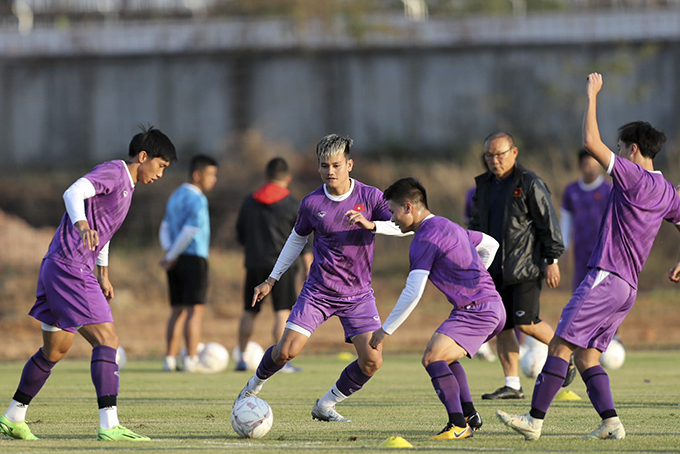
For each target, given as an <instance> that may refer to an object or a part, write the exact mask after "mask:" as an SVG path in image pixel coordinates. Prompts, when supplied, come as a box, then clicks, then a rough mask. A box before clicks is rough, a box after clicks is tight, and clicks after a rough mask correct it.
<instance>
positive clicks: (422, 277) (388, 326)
mask: <svg viewBox="0 0 680 454" xmlns="http://www.w3.org/2000/svg"><path fill="white" fill-rule="evenodd" d="M429 275H430V272H429V271H426V270H413V271H411V272H410V273H409V275H408V278H406V287H404V290H402V291H401V295H399V299H398V300H397V304H395V306H394V309H392V312H391V313H390V315H389V316H388V317H387V320H385V323H383V326H382V329H383V331H385V332H386V333H387V334H392V333H393V332H395V331H396V330H397V328H399V327H400V326H401V324H402V323H404V322H405V321H406V319H407V318H408V316H409V315H411V312H413V309H415V307H416V306H417V305H418V302H419V301H420V298H422V296H423V292H424V291H425V284H427V278H428V276H429Z"/></svg>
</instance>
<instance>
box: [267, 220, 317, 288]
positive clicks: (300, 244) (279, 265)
mask: <svg viewBox="0 0 680 454" xmlns="http://www.w3.org/2000/svg"><path fill="white" fill-rule="evenodd" d="M308 237H309V235H307V236H301V235H298V234H297V232H296V231H295V229H293V230H292V231H291V232H290V236H288V239H287V240H286V244H285V245H284V246H283V249H281V253H280V254H279V258H278V259H276V264H275V265H274V269H273V270H272V272H271V274H270V275H269V277H271V278H272V279H276V280H277V281H278V280H279V279H281V276H283V273H285V272H286V271H288V268H290V266H291V265H292V264H293V263H294V262H295V260H296V259H297V258H298V257H299V256H300V253H301V252H302V250H303V249H304V247H305V244H307V238H308Z"/></svg>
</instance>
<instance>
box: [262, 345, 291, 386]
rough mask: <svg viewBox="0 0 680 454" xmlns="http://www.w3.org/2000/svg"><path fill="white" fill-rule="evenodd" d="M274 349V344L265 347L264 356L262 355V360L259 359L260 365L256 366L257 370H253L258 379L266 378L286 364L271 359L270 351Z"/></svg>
mask: <svg viewBox="0 0 680 454" xmlns="http://www.w3.org/2000/svg"><path fill="white" fill-rule="evenodd" d="M273 350H274V346H273V345H272V346H271V347H269V348H268V349H267V351H266V352H264V356H263V357H262V361H260V365H259V366H257V371H255V374H257V377H258V378H259V379H260V380H266V379H268V378H269V377H271V376H272V375H274V374H275V373H277V372H278V371H280V370H281V369H283V366H285V365H286V363H283V364H276V363H275V362H274V360H273V359H272V351H273Z"/></svg>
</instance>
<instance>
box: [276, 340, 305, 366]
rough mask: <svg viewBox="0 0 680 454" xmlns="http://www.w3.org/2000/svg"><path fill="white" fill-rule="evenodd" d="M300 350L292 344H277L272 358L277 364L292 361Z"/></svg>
mask: <svg viewBox="0 0 680 454" xmlns="http://www.w3.org/2000/svg"><path fill="white" fill-rule="evenodd" d="M298 353H299V352H298V351H295V349H294V348H293V346H292V345H291V344H283V345H280V344H279V345H277V346H276V347H274V349H273V350H272V360H274V362H275V363H276V364H283V363H287V362H288V361H291V360H292V359H293V358H295V357H296V356H297V355H298Z"/></svg>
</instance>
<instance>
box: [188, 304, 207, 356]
mask: <svg viewBox="0 0 680 454" xmlns="http://www.w3.org/2000/svg"><path fill="white" fill-rule="evenodd" d="M186 314H187V318H186V325H185V327H184V336H185V338H186V345H187V356H196V355H198V344H199V342H201V335H202V334H203V315H204V314H205V305H204V304H196V305H194V306H190V307H187V308H186Z"/></svg>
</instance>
